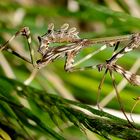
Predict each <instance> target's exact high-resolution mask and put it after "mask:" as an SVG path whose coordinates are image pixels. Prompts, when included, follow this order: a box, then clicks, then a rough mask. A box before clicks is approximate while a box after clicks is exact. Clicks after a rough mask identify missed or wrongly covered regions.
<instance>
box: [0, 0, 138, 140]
mask: <svg viewBox="0 0 140 140" xmlns="http://www.w3.org/2000/svg"><path fill="white" fill-rule="evenodd" d="M139 18H140V0H131V1H127V0H4V1H0V44H3V43H4V42H5V41H6V40H8V39H9V38H10V37H11V36H12V35H13V34H14V33H15V32H16V31H18V30H19V29H21V28H22V27H24V26H27V27H29V28H30V30H31V35H32V47H33V48H34V50H36V51H35V53H36V55H35V56H36V59H38V58H39V57H40V55H39V54H38V53H37V49H38V45H39V43H38V40H37V36H39V35H43V34H45V33H46V32H47V26H48V24H49V23H52V22H53V23H54V24H55V28H56V29H59V28H60V26H61V25H62V24H64V23H69V25H70V27H76V28H77V30H78V31H79V32H80V33H79V36H80V37H81V38H98V37H108V36H110V37H111V36H118V35H126V34H130V33H133V32H139V30H140V19H139ZM9 45H10V46H11V47H12V48H13V49H15V50H16V51H17V52H19V53H20V54H23V55H25V56H29V50H28V47H27V41H26V40H25V39H24V38H22V37H17V38H16V39H15V40H13V41H12V42H11V43H10V44H9ZM99 47H100V45H94V47H90V48H86V49H84V50H82V51H81V53H80V54H79V55H78V56H77V57H76V61H78V60H80V59H81V58H83V57H84V56H85V55H87V54H89V53H91V52H93V51H95V50H96V49H98V48H99ZM121 47H122V46H120V48H121ZM112 52H113V48H108V49H106V50H105V51H103V52H100V53H98V54H97V55H96V56H94V57H93V58H91V59H90V60H88V61H86V62H84V63H83V64H81V65H80V67H83V66H88V65H94V64H99V63H104V62H105V60H107V59H109V58H110V57H111V55H112ZM139 59H140V58H139V49H137V50H134V51H133V52H130V53H129V54H126V55H125V56H124V57H123V58H121V59H120V60H119V61H118V62H117V63H118V64H119V65H121V66H123V67H124V68H125V69H127V70H129V69H130V68H131V67H132V66H134V64H135V66H134V72H135V71H136V73H139V70H138V69H139V66H140V60H139ZM64 62H65V58H63V59H59V60H58V61H55V62H53V63H51V64H49V65H48V66H46V67H45V68H43V69H42V70H40V72H39V73H38V74H37V75H36V77H35V79H34V80H33V81H32V82H31V84H30V85H31V86H32V87H35V88H37V89H43V90H46V91H47V92H49V93H53V94H57V95H60V96H62V97H64V98H67V99H72V100H78V101H80V102H83V103H86V104H90V105H94V106H95V105H96V99H97V90H98V85H99V83H100V80H101V78H102V76H103V73H104V71H103V72H98V70H97V69H96V70H87V71H82V72H80V71H79V72H74V73H66V72H65V71H64V69H63V67H64ZM0 64H1V67H0V76H6V77H9V78H12V79H16V80H18V81H20V82H22V83H23V82H24V81H25V80H26V79H27V78H28V76H29V75H30V73H31V71H32V70H33V67H32V66H31V65H30V64H27V62H24V61H23V60H21V59H20V58H18V57H16V56H14V55H12V54H10V53H8V52H6V51H5V52H3V53H1V54H0ZM114 74H115V78H116V81H117V83H118V84H119V82H120V81H121V80H122V79H123V77H122V76H120V75H119V74H116V73H115V72H114ZM112 90H113V86H112V81H111V78H110V76H109V74H108V75H107V76H106V80H105V83H104V85H103V88H102V91H101V97H100V100H102V99H106V100H107V101H108V103H107V104H105V106H106V107H107V108H111V109H114V110H118V111H119V112H120V107H119V104H118V101H117V100H116V98H112V99H110V100H109V97H108V98H105V97H106V96H107V95H109V94H110V93H111V92H112ZM139 91H140V90H139V87H134V86H132V85H130V84H126V86H124V89H123V90H121V92H120V93H121V100H122V102H123V104H124V107H125V110H126V112H130V111H131V109H132V107H133V104H134V102H135V101H134V100H133V98H136V97H138V96H139ZM134 112H135V113H140V110H139V105H137V107H136V108H135V110H134ZM110 113H112V112H110ZM120 113H121V112H120ZM0 115H2V112H0ZM121 115H122V113H121ZM122 116H123V115H122ZM45 120H46V119H45ZM64 133H65V135H66V137H67V139H69V140H70V139H71V140H78V139H79V140H86V139H91V140H92V139H95V140H96V139H97V140H98V139H103V138H101V137H98V136H95V137H96V138H93V134H91V133H90V132H89V134H87V136H86V135H84V134H82V133H81V132H80V131H79V130H78V129H76V128H75V127H73V126H72V127H70V128H67V129H66V130H65V131H64ZM41 136H42V135H41ZM41 136H40V135H38V138H37V139H40V140H42V139H43V138H42V139H41ZM44 139H47V138H44ZM115 139H116V138H114V140H115Z"/></svg>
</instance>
